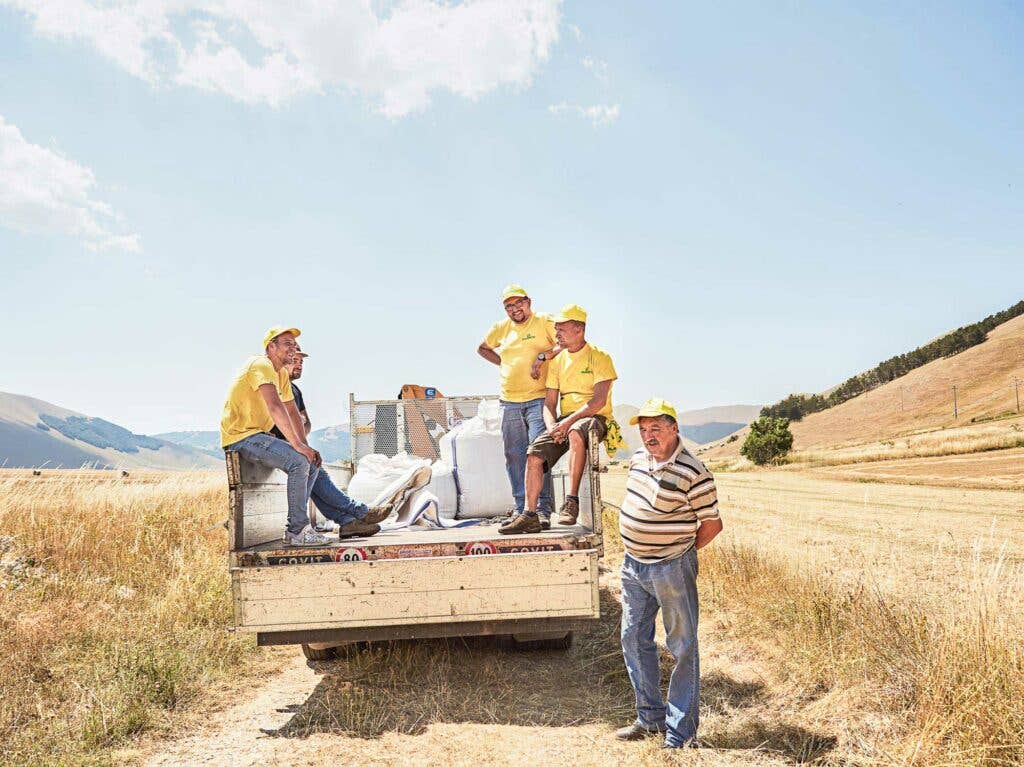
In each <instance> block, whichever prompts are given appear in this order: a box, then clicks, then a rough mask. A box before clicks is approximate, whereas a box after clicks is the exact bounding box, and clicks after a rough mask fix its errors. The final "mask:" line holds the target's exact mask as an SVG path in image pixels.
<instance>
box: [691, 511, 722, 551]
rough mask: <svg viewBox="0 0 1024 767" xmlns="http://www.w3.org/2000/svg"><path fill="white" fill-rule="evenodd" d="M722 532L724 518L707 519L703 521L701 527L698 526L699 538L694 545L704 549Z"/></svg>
mask: <svg viewBox="0 0 1024 767" xmlns="http://www.w3.org/2000/svg"><path fill="white" fill-rule="evenodd" d="M720 532H722V518H721V517H715V518H714V519H707V520H705V521H703V522H701V523H700V527H698V528H697V540H695V541H694V543H693V545H694V546H695V547H696V548H698V549H702V548H704V547H705V546H707V545H708V544H709V543H711V541H712V540H713V539H714V537H715V536H716V535H718V534H719V533H720Z"/></svg>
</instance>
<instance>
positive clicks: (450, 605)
mask: <svg viewBox="0 0 1024 767" xmlns="http://www.w3.org/2000/svg"><path fill="white" fill-rule="evenodd" d="M240 609H241V613H242V625H243V626H247V627H257V628H261V629H265V630H266V629H270V628H272V627H277V626H285V625H289V626H292V625H294V626H302V625H308V626H310V627H312V626H314V625H315V626H324V627H326V626H337V627H342V626H355V625H359V624H370V625H388V624H391V623H434V622H454V621H460V620H482V619H486V618H493V619H510V618H513V619H514V618H533V617H545V616H583V615H591V614H592V612H593V601H592V598H591V586H590V584H589V583H580V584H561V583H555V584H549V585H545V586H537V585H531V586H523V587H516V586H509V587H504V588H489V589H472V590H466V591H450V590H449V591H434V592H415V593H411V594H370V595H364V596H360V597H353V598H346V597H341V596H319V597H317V596H310V597H301V598H296V599H271V600H262V601H246V600H242V602H241V606H240Z"/></svg>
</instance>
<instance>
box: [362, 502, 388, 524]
mask: <svg viewBox="0 0 1024 767" xmlns="http://www.w3.org/2000/svg"><path fill="white" fill-rule="evenodd" d="M390 515H391V507H390V506H375V507H374V508H372V509H370V512H369V513H368V514H367V515H366V516H365V517H363V518H362V519H361V520H359V521H360V522H365V523H366V524H368V525H372V524H374V523H375V522H383V521H384V520H385V519H387V518H388V517H389V516H390Z"/></svg>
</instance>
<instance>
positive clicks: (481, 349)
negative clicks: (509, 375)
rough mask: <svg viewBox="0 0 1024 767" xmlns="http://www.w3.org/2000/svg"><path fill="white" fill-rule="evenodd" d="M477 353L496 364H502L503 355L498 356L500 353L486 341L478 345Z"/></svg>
mask: <svg viewBox="0 0 1024 767" xmlns="http://www.w3.org/2000/svg"><path fill="white" fill-rule="evenodd" d="M476 353H477V354H479V355H480V356H481V357H483V358H484V359H485V360H487V361H488V362H491V363H493V364H495V365H500V364H501V357H499V356H498V353H497V352H496V351H494V349H492V348H491V347H490V346H488V345H487V344H485V343H482V344H480V345H479V346H478V347H476Z"/></svg>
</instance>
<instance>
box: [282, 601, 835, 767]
mask: <svg viewBox="0 0 1024 767" xmlns="http://www.w3.org/2000/svg"><path fill="white" fill-rule="evenodd" d="M621 615H622V607H621V605H620V604H619V601H618V600H617V599H616V598H615V597H614V596H613V595H612V594H610V593H609V592H608V591H607V590H606V589H602V590H601V619H600V621H598V622H596V623H595V625H594V627H593V628H592V629H591V630H590V631H589V632H587V633H585V634H577V636H576V638H575V642H574V643H573V647H572V648H571V649H570V650H568V651H557V650H532V651H521V650H516V649H513V648H510V647H509V646H508V644H507V643H505V642H502V641H501V640H499V639H497V638H494V637H469V638H464V639H446V640H442V639H439V640H409V641H395V642H386V643H377V644H373V645H370V646H369V648H367V649H362V650H355V651H352V652H349V653H348V654H347V655H345V656H343V657H340V658H338V659H337V660H332V661H327V662H311V663H310V665H311V667H313V668H314V669H315V670H316V671H317V672H318V673H319V674H321V675H322V679H321V681H320V683H319V684H318V685H317V687H316V689H314V691H313V692H312V694H311V695H310V696H309V698H308V699H307V700H306V701H305V703H303V704H301V705H298V706H289V707H288V708H287V709H286V711H287V712H288V713H292V714H293V716H292V718H291V719H290V720H289V721H288V722H287V723H286V724H285V725H284V726H282V727H281V728H279V729H276V730H265V731H264V732H265V734H267V735H271V736H275V737H285V738H304V737H307V736H309V735H312V734H314V733H324V732H326V733H338V734H346V735H349V736H357V737H363V738H376V737H379V736H381V735H382V734H384V733H387V732H400V733H405V734H410V735H415V734H419V733H421V732H423V731H424V730H425V729H426V727H427V726H429V725H431V724H434V723H439V722H451V723H477V724H508V725H518V726H524V727H571V726H575V725H580V724H584V723H591V722H599V723H603V724H607V725H609V727H621V726H623V725H625V724H628V723H629V722H630V721H632V719H633V717H634V709H633V691H632V688H631V687H630V684H629V678H628V677H627V676H626V671H625V667H624V665H623V661H622V649H621V645H620V644H619V621H620V619H621ZM671 664H672V660H671V656H668V655H667V653H665V652H664V651H663V657H662V668H663V677H664V678H663V688H664V687H665V686H667V681H668V674H669V672H670V669H671ZM701 681H702V703H703V705H704V707H705V708H710V710H711V711H716V712H726V711H736V710H737V709H743V708H746V707H752V706H755V705H760V704H761V703H762V701H763V699H764V698H765V695H766V693H765V690H764V686H763V685H762V684H760V683H749V682H741V681H738V680H734V679H731V678H730V677H728V676H726V675H724V674H721V673H712V674H708V675H706V676H704V677H703V678H702V680H701ZM741 719H742V724H740V725H739V726H738V728H737V729H726V730H725V731H718V732H716V733H715V735H714V737H712V738H710V739H708V740H707V741H702V742H704V743H705V744H706V745H707V746H709V747H711V748H724V749H763V750H770V751H773V752H777V753H779V754H780V755H782V756H784V757H785V758H787V759H788V760H790V761H793V762H797V763H809V762H813V761H814V760H817V759H819V758H820V757H821V756H822V755H824V754H825V753H827V752H828V751H829V750H831V748H832V747H834V745H835V739H834V738H829V737H826V736H821V735H815V734H814V733H811V732H807V731H804V730H801V729H800V728H798V727H793V726H789V725H774V724H773V725H771V726H769V725H767V724H765V723H763V722H761V721H760V720H758V719H757V718H756V717H755V718H751V717H749V716H746V717H742V718H741Z"/></svg>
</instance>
